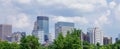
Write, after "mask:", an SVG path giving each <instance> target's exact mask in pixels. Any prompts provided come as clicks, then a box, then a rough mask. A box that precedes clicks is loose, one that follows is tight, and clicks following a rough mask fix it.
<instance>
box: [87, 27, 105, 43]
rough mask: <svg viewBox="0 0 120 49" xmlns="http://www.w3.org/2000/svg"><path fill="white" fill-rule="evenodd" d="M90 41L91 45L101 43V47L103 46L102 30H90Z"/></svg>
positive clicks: (96, 28)
mask: <svg viewBox="0 0 120 49" xmlns="http://www.w3.org/2000/svg"><path fill="white" fill-rule="evenodd" d="M87 33H88V34H89V39H90V43H91V44H95V45H96V44H97V43H100V45H103V32H102V31H101V29H100V28H98V27H95V28H88V32H87Z"/></svg>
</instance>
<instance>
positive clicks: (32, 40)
mask: <svg viewBox="0 0 120 49" xmlns="http://www.w3.org/2000/svg"><path fill="white" fill-rule="evenodd" d="M39 48H40V43H39V42H38V38H36V37H35V36H26V37H23V38H21V43H20V49H39Z"/></svg>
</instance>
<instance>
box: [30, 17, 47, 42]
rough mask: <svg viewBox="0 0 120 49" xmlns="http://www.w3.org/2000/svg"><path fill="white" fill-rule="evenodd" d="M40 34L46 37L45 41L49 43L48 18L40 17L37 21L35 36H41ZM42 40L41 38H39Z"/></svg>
mask: <svg viewBox="0 0 120 49" xmlns="http://www.w3.org/2000/svg"><path fill="white" fill-rule="evenodd" d="M40 32H42V33H41V34H43V33H44V34H43V35H44V37H43V38H44V41H48V40H49V39H48V35H49V18H48V17H46V16H38V17H37V21H36V22H35V24H34V29H33V33H32V34H33V35H34V36H39V34H40ZM38 38H40V37H38Z"/></svg>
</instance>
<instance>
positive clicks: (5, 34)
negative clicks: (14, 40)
mask: <svg viewBox="0 0 120 49" xmlns="http://www.w3.org/2000/svg"><path fill="white" fill-rule="evenodd" d="M11 34H12V25H9V24H0V39H1V40H3V41H5V40H7V41H9V40H8V39H9V38H10V36H11Z"/></svg>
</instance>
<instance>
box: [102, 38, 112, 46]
mask: <svg viewBox="0 0 120 49" xmlns="http://www.w3.org/2000/svg"><path fill="white" fill-rule="evenodd" d="M103 44H104V45H107V44H112V37H104V38H103Z"/></svg>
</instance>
